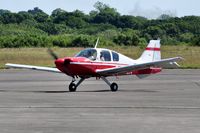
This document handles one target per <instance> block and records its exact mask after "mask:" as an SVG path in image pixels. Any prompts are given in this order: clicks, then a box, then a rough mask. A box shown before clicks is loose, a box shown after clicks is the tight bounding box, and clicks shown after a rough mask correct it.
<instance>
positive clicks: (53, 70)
mask: <svg viewBox="0 0 200 133" xmlns="http://www.w3.org/2000/svg"><path fill="white" fill-rule="evenodd" d="M5 65H6V67H8V68H24V69H32V70H38V71H47V72H55V73H61V71H59V70H58V69H57V68H51V67H41V66H31V65H20V64H10V63H7V64H5Z"/></svg>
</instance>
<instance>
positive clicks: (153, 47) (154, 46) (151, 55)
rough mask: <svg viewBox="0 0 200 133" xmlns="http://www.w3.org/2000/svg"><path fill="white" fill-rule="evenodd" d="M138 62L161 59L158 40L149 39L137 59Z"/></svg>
mask: <svg viewBox="0 0 200 133" xmlns="http://www.w3.org/2000/svg"><path fill="white" fill-rule="evenodd" d="M138 60H139V61H140V62H151V61H159V60H161V52H160V40H150V42H149V44H148V46H147V47H146V49H145V51H144V52H143V53H142V55H141V57H140V58H139V59H138Z"/></svg>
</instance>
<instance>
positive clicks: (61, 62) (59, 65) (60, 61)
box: [55, 59, 65, 72]
mask: <svg viewBox="0 0 200 133" xmlns="http://www.w3.org/2000/svg"><path fill="white" fill-rule="evenodd" d="M64 61H65V60H64V59H57V60H55V65H56V67H57V68H58V69H59V70H60V71H61V72H64Z"/></svg>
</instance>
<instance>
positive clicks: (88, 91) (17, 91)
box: [0, 89, 157, 93]
mask: <svg viewBox="0 0 200 133" xmlns="http://www.w3.org/2000/svg"><path fill="white" fill-rule="evenodd" d="M0 92H15V93H82V92H87V93H90V92H91V93H92V92H93V93H94V92H97V93H98V92H99V93H100V92H111V91H110V90H84V91H81V90H80V91H79V90H77V91H76V92H69V91H23V90H0ZM117 92H146V93H154V92H157V91H153V90H142V89H141V90H140V89H137V90H118V91H117Z"/></svg>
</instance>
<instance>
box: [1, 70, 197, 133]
mask: <svg viewBox="0 0 200 133" xmlns="http://www.w3.org/2000/svg"><path fill="white" fill-rule="evenodd" d="M110 80H114V81H115V82H117V83H118V85H119V91H117V92H110V91H109V90H110V88H109V87H108V86H107V85H106V84H105V83H104V82H103V81H102V80H96V79H94V78H92V79H88V80H86V81H84V82H83V84H81V85H80V86H79V87H78V89H77V92H73V93H70V92H68V84H69V83H70V82H71V78H70V77H68V76H66V75H64V74H56V73H48V72H38V71H29V70H14V69H11V70H0V132H1V133H200V70H198V69H197V70H164V71H163V72H162V73H160V74H157V75H153V76H150V77H148V78H145V79H138V78H136V77H135V76H126V77H119V79H116V78H112V79H110Z"/></svg>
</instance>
